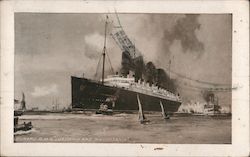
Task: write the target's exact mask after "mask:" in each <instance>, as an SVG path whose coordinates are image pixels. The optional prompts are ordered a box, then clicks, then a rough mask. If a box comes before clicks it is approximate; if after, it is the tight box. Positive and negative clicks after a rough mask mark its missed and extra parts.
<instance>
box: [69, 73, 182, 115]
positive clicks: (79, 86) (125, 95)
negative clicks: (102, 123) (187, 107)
mask: <svg viewBox="0 0 250 157" xmlns="http://www.w3.org/2000/svg"><path fill="white" fill-rule="evenodd" d="M71 85H72V107H73V108H82V109H99V107H100V104H101V103H103V102H106V100H107V98H111V97H114V96H115V97H116V101H115V105H114V104H112V103H110V105H109V108H112V109H113V110H123V111H132V110H137V111H138V108H139V107H138V102H137V94H138V95H139V98H140V101H141V104H142V108H143V110H144V111H161V106H160V101H161V102H162V104H163V106H164V109H165V112H167V113H173V112H176V111H178V108H179V106H180V105H181V102H177V101H171V100H167V99H162V98H159V97H154V96H150V95H145V94H142V93H137V92H134V91H130V90H125V89H123V88H118V87H110V86H106V85H103V84H101V83H98V82H94V81H91V80H88V79H85V78H78V77H73V76H72V77H71Z"/></svg>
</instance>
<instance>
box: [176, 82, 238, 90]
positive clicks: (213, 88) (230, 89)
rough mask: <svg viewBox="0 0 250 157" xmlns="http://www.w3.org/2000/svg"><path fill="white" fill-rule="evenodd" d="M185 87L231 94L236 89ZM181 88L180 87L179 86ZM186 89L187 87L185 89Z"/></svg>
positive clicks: (185, 84)
mask: <svg viewBox="0 0 250 157" xmlns="http://www.w3.org/2000/svg"><path fill="white" fill-rule="evenodd" d="M181 84H183V85H184V86H186V87H188V88H195V89H196V90H207V91H213V92H230V91H232V90H233V89H236V87H234V88H227V87H226V88H225V87H224V88H223V87H220V88H207V87H198V86H193V85H187V83H182V82H181ZM179 86H180V85H179ZM184 86H181V87H184ZM184 88H185V87H184Z"/></svg>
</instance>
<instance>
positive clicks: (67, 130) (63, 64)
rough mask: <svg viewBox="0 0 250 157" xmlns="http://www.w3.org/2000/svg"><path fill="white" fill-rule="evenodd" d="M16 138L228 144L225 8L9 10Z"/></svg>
mask: <svg viewBox="0 0 250 157" xmlns="http://www.w3.org/2000/svg"><path fill="white" fill-rule="evenodd" d="M14 33H15V38H14V40H15V49H14V51H15V52H14V108H15V109H14V113H13V114H14V117H13V118H14V126H13V127H14V129H13V131H14V132H13V136H14V143H149V144H150V143H151V144H152V143H156V144H157V143H158V144H231V143H232V118H231V117H232V91H233V90H236V87H235V86H234V85H232V14H169V13H161V14H159V13H133V14H132V13H120V12H119V13H118V12H116V11H115V12H113V13H15V14H14Z"/></svg>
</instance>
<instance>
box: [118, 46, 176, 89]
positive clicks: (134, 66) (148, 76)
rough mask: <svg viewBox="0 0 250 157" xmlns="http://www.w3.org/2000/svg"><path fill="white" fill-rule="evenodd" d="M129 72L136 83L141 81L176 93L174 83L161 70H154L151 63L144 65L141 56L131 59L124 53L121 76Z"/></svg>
mask: <svg viewBox="0 0 250 157" xmlns="http://www.w3.org/2000/svg"><path fill="white" fill-rule="evenodd" d="M129 71H133V72H134V76H135V80H136V81H138V80H143V81H145V82H147V83H149V84H150V85H152V84H155V85H157V86H158V87H161V88H164V89H167V90H169V91H171V92H176V85H175V81H174V80H171V79H170V77H169V76H168V75H167V73H166V72H165V71H164V70H163V69H159V68H156V67H155V65H154V64H153V62H148V63H146V64H145V62H144V60H143V58H142V57H141V56H140V57H137V58H135V59H132V58H131V57H130V55H129V53H128V52H126V51H125V52H123V53H122V68H121V74H122V75H123V76H127V74H129Z"/></svg>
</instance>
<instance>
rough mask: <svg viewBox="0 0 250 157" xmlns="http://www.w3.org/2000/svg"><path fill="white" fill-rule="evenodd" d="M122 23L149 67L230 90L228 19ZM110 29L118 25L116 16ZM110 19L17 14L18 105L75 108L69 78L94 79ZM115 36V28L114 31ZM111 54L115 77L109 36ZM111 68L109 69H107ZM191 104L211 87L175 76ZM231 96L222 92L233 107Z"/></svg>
mask: <svg viewBox="0 0 250 157" xmlns="http://www.w3.org/2000/svg"><path fill="white" fill-rule="evenodd" d="M119 17H120V21H121V24H122V25H123V28H124V30H125V31H126V33H127V35H128V36H129V37H130V39H131V40H132V41H133V42H134V43H135V45H136V47H137V48H138V49H139V50H140V51H141V53H142V55H143V57H144V59H145V61H147V62H148V61H152V62H153V63H154V64H155V65H156V66H157V68H163V69H165V70H166V71H167V72H168V70H169V60H170V59H171V71H173V72H175V73H178V74H181V75H183V76H186V77H189V78H192V79H193V80H200V81H204V82H211V83H218V84H231V68H232V66H231V64H232V48H231V47H232V46H231V45H232V44H231V42H232V39H231V38H232V34H231V32H232V24H231V23H232V21H231V20H232V19H231V18H232V17H231V15H229V14H221V15H220V14H201V15H185V14H119ZM109 22H110V23H113V25H116V23H117V20H116V18H115V16H114V15H112V14H111V15H109ZM104 24H105V15H104V14H46V13H43V14H38V13H16V14H15V98H17V99H20V98H21V92H22V91H23V92H24V93H25V95H26V101H27V107H28V108H31V107H35V106H39V108H41V109H45V108H52V103H53V101H55V100H57V101H58V103H60V104H61V107H63V106H68V105H69V104H70V103H71V82H70V76H72V75H74V76H81V75H82V74H83V73H84V75H85V77H88V78H93V76H94V74H95V72H96V69H98V68H97V64H98V61H99V59H100V56H101V53H102V48H103V40H104ZM108 30H109V32H111V31H112V24H110V25H109V28H108ZM107 51H108V55H109V56H110V60H111V62H112V66H113V67H114V69H115V70H116V71H118V69H119V68H120V63H121V51H120V49H119V47H118V46H117V45H116V43H115V42H114V40H113V39H112V38H111V37H110V36H108V41H107ZM106 67H107V68H109V65H107V66H106ZM170 74H171V78H172V79H176V80H177V82H178V83H179V85H178V89H179V91H180V93H181V95H182V96H183V98H184V99H185V101H189V100H198V101H202V96H201V95H202V94H201V90H199V89H198V88H192V87H194V86H195V87H202V88H203V87H206V88H209V87H213V86H209V85H207V84H200V83H197V82H196V81H191V80H188V79H183V78H181V77H180V76H178V75H175V74H174V73H170ZM230 95H231V93H230V92H224V93H221V92H220V93H218V96H219V98H220V100H221V101H220V102H221V103H222V104H221V105H230V102H231V99H230Z"/></svg>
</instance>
